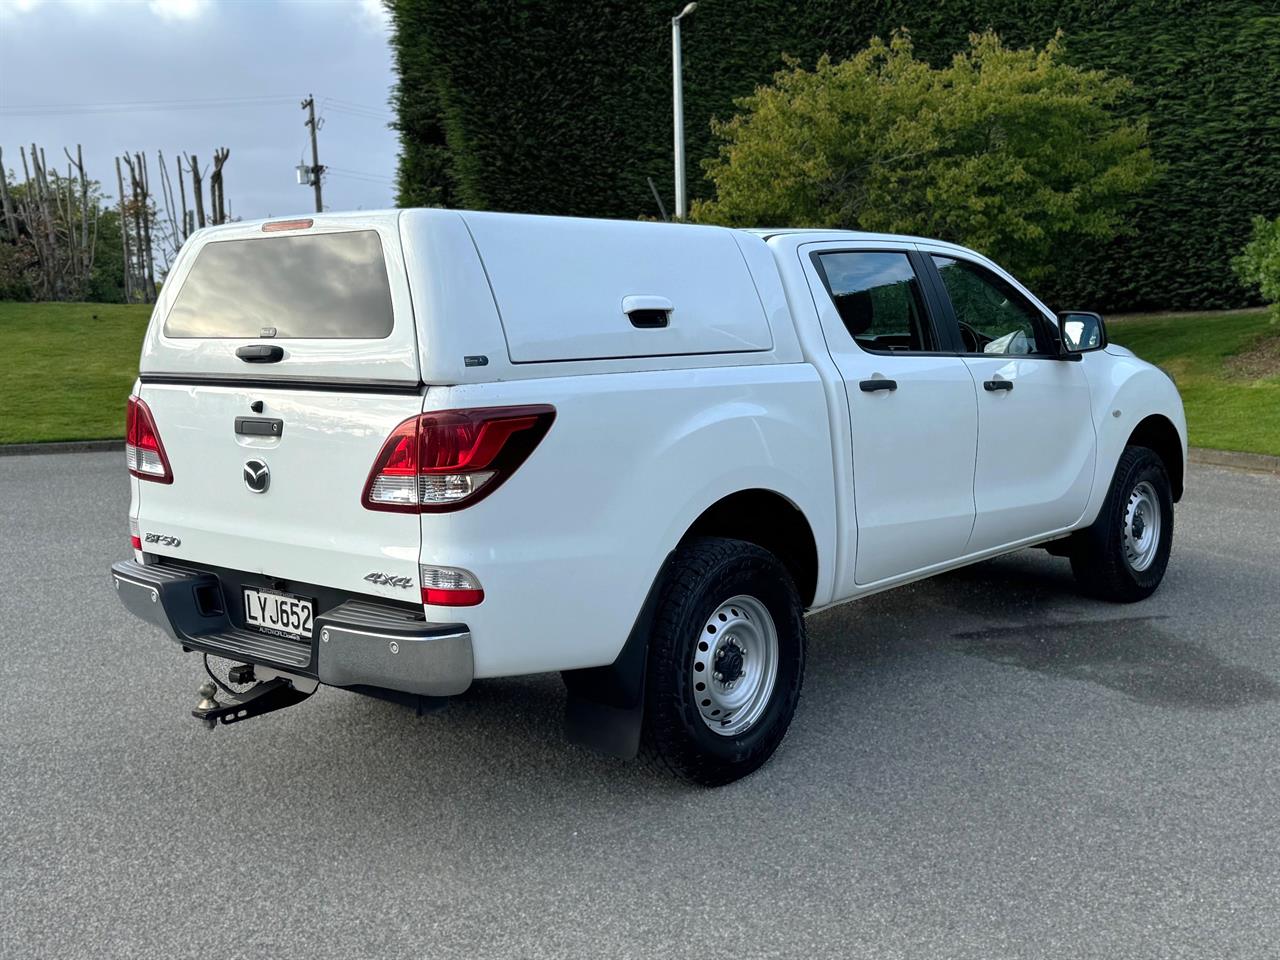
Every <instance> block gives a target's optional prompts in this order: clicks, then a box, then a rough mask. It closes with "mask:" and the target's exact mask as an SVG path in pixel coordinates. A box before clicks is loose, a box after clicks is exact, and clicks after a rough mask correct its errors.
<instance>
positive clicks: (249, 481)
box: [244, 460, 271, 493]
mask: <svg viewBox="0 0 1280 960" xmlns="http://www.w3.org/2000/svg"><path fill="white" fill-rule="evenodd" d="M244 485H245V486H246V487H248V488H249V489H250V490H251V491H253V492H254V493H266V492H267V487H269V486H271V468H270V467H268V466H267V465H266V464H265V463H263V462H262V461H261V460H246V461H245V462H244Z"/></svg>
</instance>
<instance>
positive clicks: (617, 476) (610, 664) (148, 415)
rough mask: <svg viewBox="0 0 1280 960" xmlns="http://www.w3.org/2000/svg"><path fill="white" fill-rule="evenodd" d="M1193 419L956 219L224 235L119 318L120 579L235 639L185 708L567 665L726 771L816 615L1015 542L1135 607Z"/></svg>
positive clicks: (214, 235) (188, 250) (170, 617)
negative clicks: (122, 396)
mask: <svg viewBox="0 0 1280 960" xmlns="http://www.w3.org/2000/svg"><path fill="white" fill-rule="evenodd" d="M1185 438H1186V429H1185V423H1184V419H1183V413H1182V404H1181V401H1180V399H1179V397H1178V394H1177V391H1176V390H1175V389H1174V386H1173V384H1172V383H1171V382H1170V380H1169V378H1168V377H1167V376H1165V374H1164V373H1162V372H1161V371H1160V370H1158V369H1156V368H1155V367H1153V366H1151V365H1149V364H1147V363H1144V362H1142V361H1141V360H1139V359H1137V358H1136V357H1134V356H1133V354H1131V353H1130V352H1129V351H1128V350H1125V349H1123V348H1121V347H1117V346H1115V345H1112V344H1110V343H1108V341H1107V336H1106V331H1105V329H1104V326H1103V322H1102V319H1101V318H1100V317H1099V316H1097V315H1096V314H1092V313H1066V314H1058V315H1055V314H1054V313H1052V312H1051V311H1049V310H1048V309H1046V308H1045V306H1044V305H1043V304H1042V303H1041V302H1040V301H1039V300H1037V299H1036V298H1035V297H1034V296H1033V295H1032V294H1031V293H1030V292H1029V291H1027V290H1026V289H1025V288H1024V287H1023V286H1022V285H1021V284H1019V283H1018V281H1017V280H1015V279H1014V278H1013V277H1012V276H1010V275H1009V274H1008V273H1006V272H1005V271H1004V270H1002V269H1001V268H1000V267H999V266H998V265H996V264H994V263H992V262H991V261H990V260H988V259H986V258H985V257H983V256H981V255H979V254H977V253H975V252H973V251H972V250H966V249H963V248H961V247H957V246H954V245H952V244H948V243H941V242H938V241H933V240H926V239H920V238H914V237H901V236H881V235H873V234H864V233H847V232H833V231H796V230H784V231H764V230H760V231H744V230H729V229H722V228H718V227H705V226H692V225H686V224H660V223H633V222H614V221H602V220H579V219H565V218H552V217H534V216H516V215H505V214H493V213H468V212H462V211H453V210H403V211H389V212H385V213H357V214H343V215H336V214H335V215H327V214H326V215H319V214H317V215H316V216H315V217H308V218H306V219H301V220H283V221H280V220H277V221H267V222H257V223H237V224H229V225H224V226H220V227H214V228H211V229H207V230H201V231H199V232H198V233H197V234H195V235H194V236H193V237H192V238H191V239H190V240H189V241H188V242H187V244H186V245H185V247H184V249H183V251H182V253H181V255H180V257H179V258H178V261H177V262H176V263H175V265H174V268H173V271H172V273H171V274H170V275H169V277H168V279H167V281H166V282H165V284H164V289H163V291H162V292H161V294H160V296H159V300H158V302H157V304H156V307H155V311H154V314H153V316H152V320H151V325H150V328H149V330H148V331H147V334H146V339H145V342H144V345H143V349H142V359H141V370H140V373H139V377H138V380H137V383H136V385H135V387H134V390H133V395H132V396H131V397H130V398H129V402H128V438H127V447H126V450H127V453H126V455H127V460H128V468H129V474H130V476H131V478H132V479H131V488H132V497H131V501H130V511H129V524H130V528H131V531H132V542H133V558H132V559H130V560H126V561H123V562H120V563H117V564H116V565H115V566H114V567H113V568H112V577H113V579H114V583H115V587H116V589H117V591H118V592H119V595H120V598H121V599H122V601H123V602H124V603H125V605H126V606H127V607H128V608H129V609H130V610H131V611H133V612H134V613H135V614H137V615H138V616H139V617H141V618H142V619H144V620H147V621H149V622H150V623H153V624H155V625H156V626H158V627H160V628H162V629H163V631H164V632H165V633H167V634H168V636H169V637H170V638H171V639H172V640H174V641H176V642H177V643H178V644H180V645H181V647H182V648H183V649H185V650H188V651H195V652H197V653H200V654H204V655H206V665H207V664H208V660H207V655H209V654H213V655H215V656H217V657H221V658H226V659H228V660H230V661H232V662H233V664H234V666H232V667H231V669H230V675H229V676H228V677H225V678H224V677H221V676H216V674H213V673H211V676H216V679H217V686H215V685H213V684H210V683H206V685H205V686H204V688H203V690H202V699H201V701H200V703H199V704H198V706H197V708H196V710H195V711H194V712H195V714H196V716H198V717H200V718H201V719H203V720H205V721H206V722H208V723H209V724H210V725H216V724H218V723H222V724H231V723H236V722H240V721H242V720H245V719H248V718H250V717H253V716H256V715H259V714H263V713H267V712H269V711H272V710H276V709H279V708H280V707H284V706H288V705H290V704H293V703H296V702H298V701H300V700H303V699H305V698H306V697H307V696H309V695H310V694H311V693H312V692H313V691H315V689H316V688H317V686H318V685H320V684H325V685H329V686H334V687H342V688H346V689H348V690H354V691H358V692H361V693H365V694H371V695H375V696H381V697H386V698H390V699H397V700H400V701H403V702H406V703H408V704H411V705H412V704H416V705H418V706H423V705H426V704H431V705H435V704H436V703H437V702H438V701H439V699H440V698H447V697H450V696H453V695H456V694H460V693H462V692H463V691H465V690H466V689H467V688H468V687H469V686H470V685H471V684H472V683H473V682H474V681H475V680H477V679H481V678H485V677H500V676H513V675H519V674H528V673H538V672H545V671H559V672H560V673H561V674H562V676H563V677H564V681H565V684H566V685H567V688H568V701H567V702H568V707H567V716H566V726H567V731H568V734H569V736H570V738H571V739H573V740H575V741H577V742H581V743H586V744H589V745H591V746H594V747H596V748H598V749H603V750H607V751H610V752H613V753H616V754H620V755H622V756H635V755H636V754H638V753H643V754H644V755H645V756H647V757H648V758H649V759H650V760H651V761H652V762H654V763H655V764H657V765H658V766H660V767H662V768H665V769H669V770H671V771H673V772H674V773H676V774H678V775H680V776H682V777H685V778H687V779H689V780H692V781H696V782H698V783H704V784H718V783H725V782H727V781H730V780H734V779H736V778H738V777H741V776H743V775H744V774H746V773H749V772H750V771H752V770H754V769H756V768H757V767H758V766H760V764H761V763H763V762H764V761H765V760H766V759H767V758H768V757H769V756H770V754H771V753H772V752H773V751H774V749H775V748H776V747H777V746H778V743H779V741H781V739H782V737H783V735H784V734H785V732H786V730H787V726H788V724H789V723H790V722H791V718H792V715H793V713H794V712H795V709H796V703H797V700H798V698H799V695H800V686H801V680H802V677H803V674H804V663H805V614H806V613H810V612H814V611H818V610H822V609H824V608H826V607H829V606H831V605H833V604H837V603H843V602H846V601H849V600H855V599H857V598H859V597H863V596H866V595H868V594H871V593H875V592H877V591H880V590H885V589H887V588H890V587H895V586H898V585H900V584H904V583H908V582H910V581H913V580H918V579H920V578H922V577H927V576H930V575H932V574H935V573H939V572H942V571H945V570H950V569H953V568H955V567H959V566H962V565H964V564H970V563H974V562H976V561H980V560H985V559H987V558H989V557H993V556H996V555H998V554H1003V553H1008V552H1010V551H1013V550H1018V549H1020V548H1023V547H1027V546H1032V545H1042V546H1046V547H1047V548H1048V549H1050V550H1051V551H1052V552H1054V553H1056V554H1058V555H1060V556H1064V557H1068V558H1069V559H1070V562H1071V565H1072V568H1073V570H1074V571H1075V575H1076V577H1077V578H1078V580H1079V582H1080V584H1081V585H1082V586H1083V587H1084V588H1085V589H1086V590H1087V591H1088V592H1089V593H1091V594H1094V595H1096V596H1099V597H1103V598H1107V599H1110V600H1115V601H1122V602H1127V601H1135V600H1141V599H1143V598H1144V597H1146V596H1148V595H1149V594H1150V593H1151V592H1152V591H1153V590H1155V589H1156V587H1157V586H1158V584H1159V583H1160V580H1161V577H1162V576H1163V574H1164V571H1165V566H1166V564H1167V563H1168V560H1169V549H1170V544H1171V541H1172V536H1173V505H1174V503H1175V502H1176V501H1177V500H1178V499H1179V497H1180V496H1181V495H1182V485H1183V476H1184V463H1185V459H1186V457H1185V454H1186V439H1185ZM250 684H252V685H251V686H249V685H250Z"/></svg>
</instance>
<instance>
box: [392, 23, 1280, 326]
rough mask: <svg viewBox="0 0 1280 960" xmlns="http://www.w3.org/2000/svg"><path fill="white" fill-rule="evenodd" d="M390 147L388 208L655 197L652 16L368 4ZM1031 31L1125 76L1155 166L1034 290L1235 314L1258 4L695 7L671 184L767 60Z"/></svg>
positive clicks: (1262, 95)
mask: <svg viewBox="0 0 1280 960" xmlns="http://www.w3.org/2000/svg"><path fill="white" fill-rule="evenodd" d="M388 2H389V5H390V7H391V9H392V15H393V22H394V25H395V32H394V39H393V45H394V49H395V56H396V65H397V69H398V73H399V77H400V83H399V87H398V90H397V92H396V98H397V109H398V116H399V126H400V130H401V134H402V137H403V140H404V152H403V155H402V157H401V161H400V164H401V165H400V170H399V183H400V197H399V199H400V202H401V203H402V204H404V205H420V204H443V205H447V206H457V207H471V208H480V209H500V210H518V211H527V212H536V213H561V214H575V215H590V216H610V217H636V216H640V215H649V216H653V215H656V214H657V208H656V205H655V204H654V201H653V197H652V195H651V194H650V191H649V187H648V184H647V183H646V179H645V178H646V177H647V176H651V177H653V179H654V181H655V183H657V185H658V188H659V190H660V191H661V192H662V193H663V195H664V199H665V200H666V202H667V203H668V204H670V192H671V186H670V185H671V179H672V165H671V50H670V27H669V23H670V17H671V15H672V14H673V13H675V12H676V10H677V9H678V8H679V7H680V6H682V5H683V4H682V3H681V2H680V0H675V2H661V3H659V2H654V0H632V2H609V0H541V2H535V0H523V2H522V0H466V2H463V0H388ZM988 26H990V27H993V28H994V29H996V30H997V31H998V32H999V33H1000V34H1001V35H1002V37H1003V38H1004V39H1005V41H1006V42H1007V43H1009V44H1011V45H1019V46H1024V45H1030V44H1039V45H1043V44H1044V42H1045V41H1046V40H1048V38H1049V37H1051V36H1052V35H1053V33H1054V32H1055V31H1056V30H1057V29H1059V28H1061V29H1062V30H1064V31H1065V33H1066V44H1067V51H1068V56H1069V57H1070V59H1071V60H1073V61H1074V62H1077V63H1080V64H1082V65H1087V66H1090V67H1103V68H1107V69H1110V70H1115V71H1117V72H1119V73H1123V74H1125V75H1126V76H1128V77H1129V78H1130V79H1131V80H1133V81H1134V83H1135V86H1136V94H1137V96H1136V98H1135V105H1134V108H1133V109H1135V110H1139V111H1141V112H1144V113H1145V114H1146V115H1147V116H1148V118H1149V121H1150V126H1151V137H1152V149H1153V152H1154V153H1155V155H1156V158H1157V159H1158V160H1159V161H1161V162H1162V163H1163V164H1164V174H1163V176H1162V177H1161V179H1160V180H1159V181H1158V182H1157V184H1156V185H1155V187H1154V188H1153V189H1152V190H1151V191H1150V192H1149V193H1148V194H1147V195H1146V196H1144V197H1142V198H1141V199H1140V200H1139V201H1138V202H1137V203H1136V205H1135V209H1134V212H1133V216H1132V227H1133V231H1132V233H1130V234H1129V235H1127V236H1124V237H1121V238H1118V239H1117V240H1116V241H1114V242H1113V243H1111V244H1108V245H1106V246H1105V247H1103V248H1099V249H1089V250H1063V251H1061V252H1060V257H1061V264H1060V265H1061V269H1060V270H1059V274H1058V279H1057V282H1056V283H1055V289H1053V291H1052V295H1053V297H1054V298H1055V299H1057V300H1058V301H1059V302H1060V304H1062V305H1064V306H1065V305H1070V306H1079V307H1099V308H1104V309H1154V308H1174V309H1177V308H1187V309H1189V308H1215V307H1232V306H1239V305H1241V304H1243V303H1246V302H1248V296H1249V294H1248V293H1247V292H1246V291H1245V289H1244V288H1243V287H1242V286H1241V285H1240V283H1239V281H1238V280H1237V279H1236V278H1235V277H1234V276H1233V274H1232V272H1231V266H1230V261H1231V258H1232V257H1233V256H1234V255H1235V254H1237V253H1238V252H1239V250H1240V248H1241V247H1242V246H1243V244H1244V243H1245V241H1246V240H1247V237H1248V231H1249V222H1250V217H1251V215H1253V214H1263V215H1267V216H1272V217H1274V216H1276V215H1277V214H1280V3H1278V2H1277V0H1219V2H1210V0H1137V2H1128V3H1122V2H1116V0H1058V2H1053V0H880V2H874V0H811V2H806V3H790V2H786V0H703V2H702V3H700V5H699V7H698V10H697V11H696V12H695V13H694V14H693V15H692V16H690V17H689V18H688V19H687V20H686V21H685V23H684V53H685V72H684V80H685V118H686V128H687V138H688V152H689V182H690V193H691V194H692V195H693V196H706V195H708V192H709V184H708V183H707V182H706V181H705V180H704V178H703V176H702V172H701V166H700V162H701V161H702V160H703V159H704V158H706V157H709V156H711V155H712V154H713V153H714V149H715V147H714V143H713V140H712V135H711V130H710V119H711V118H712V117H713V116H717V117H727V116H729V115H730V114H731V113H732V112H733V111H734V104H733V101H734V99H735V98H736V97H739V96H742V95H743V94H745V93H748V92H750V90H751V89H752V88H753V87H754V86H755V85H757V84H759V83H762V82H765V81H767V80H768V79H769V78H770V76H771V75H772V74H773V72H774V71H775V70H777V69H778V68H779V67H780V66H781V65H782V63H783V57H784V55H788V56H792V57H796V58H798V59H799V60H800V61H801V62H802V63H805V64H812V62H813V61H814V60H815V59H816V58H817V57H818V56H819V55H820V54H822V53H831V54H832V55H833V56H835V57H843V56H848V55H849V54H850V53H852V52H853V51H854V50H856V49H858V48H859V47H860V46H861V45H863V44H864V43H865V42H866V40H867V38H868V37H870V36H871V35H872V34H877V33H878V34H881V35H887V34H888V33H889V32H890V31H891V30H892V29H893V28H895V27H906V28H908V29H909V30H910V31H911V35H912V38H913V40H914V41H915V45H916V49H917V51H918V53H919V54H920V55H922V56H925V57H927V58H928V59H930V60H932V61H933V62H935V63H937V62H941V61H945V60H946V59H947V58H948V57H950V56H951V54H952V53H953V52H955V51H957V50H959V49H961V48H962V47H963V46H964V43H965V37H966V35H967V34H968V33H969V32H970V31H971V30H978V29H982V28H985V27H988Z"/></svg>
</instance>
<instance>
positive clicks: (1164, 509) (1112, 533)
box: [1071, 447, 1173, 603]
mask: <svg viewBox="0 0 1280 960" xmlns="http://www.w3.org/2000/svg"><path fill="white" fill-rule="evenodd" d="M1141 484H1149V485H1150V488H1151V489H1153V490H1154V491H1155V494H1156V498H1157V500H1158V503H1159V509H1160V530H1159V537H1158V539H1157V541H1156V544H1155V554H1154V556H1153V557H1152V558H1151V560H1150V563H1149V565H1148V566H1147V567H1146V568H1145V569H1140V570H1138V569H1134V567H1133V565H1132V564H1131V563H1130V561H1129V560H1128V559H1127V557H1126V553H1125V523H1126V511H1127V509H1128V506H1129V500H1130V497H1131V496H1133V495H1134V492H1135V491H1136V490H1137V489H1138V488H1139V485H1141ZM1172 547H1173V490H1172V488H1171V486H1170V483H1169V474H1168V472H1167V471H1166V470H1165V466H1164V461H1163V460H1161V459H1160V457H1159V456H1158V455H1157V454H1156V453H1155V451H1153V450H1149V449H1148V448H1146V447H1125V449H1124V453H1122V454H1121V455H1120V462H1119V463H1118V464H1117V465H1116V472H1115V476H1114V477H1113V478H1112V480H1111V489H1110V490H1109V491H1107V499H1106V502H1105V503H1103V505H1102V510H1101V512H1100V513H1099V514H1098V519H1097V520H1095V521H1094V523H1093V526H1091V527H1090V528H1089V529H1087V530H1084V531H1081V532H1080V533H1078V534H1076V536H1075V538H1074V541H1073V543H1072V549H1071V572H1072V573H1074V574H1075V577H1076V582H1077V583H1078V584H1079V585H1080V588H1081V589H1082V590H1083V591H1084V592H1085V593H1087V594H1089V595H1090V596H1094V597H1097V598H1098V599H1100V600H1110V601H1112V602H1115V603H1134V602H1136V601H1138V600H1145V599H1146V598H1147V597H1149V596H1151V594H1153V593H1155V591H1156V588H1157V587H1158V586H1160V581H1161V580H1163V579H1164V572H1165V569H1166V568H1167V567H1168V566H1169V551H1170V550H1171V549H1172Z"/></svg>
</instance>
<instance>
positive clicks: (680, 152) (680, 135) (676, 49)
mask: <svg viewBox="0 0 1280 960" xmlns="http://www.w3.org/2000/svg"><path fill="white" fill-rule="evenodd" d="M697 8H698V4H697V3H696V2H695V3H690V4H688V5H687V6H686V7H685V8H684V9H683V10H681V11H680V12H679V13H678V14H676V15H675V16H674V17H672V18H671V107H672V112H673V113H674V114H675V159H676V219H677V220H683V219H684V218H685V214H686V213H688V209H687V207H688V205H687V203H686V198H685V189H684V91H683V89H682V87H683V82H682V80H681V78H680V68H681V59H680V21H681V20H682V19H684V18H685V17H687V16H688V15H689V14H691V13H693V11H694V10H696V9H697Z"/></svg>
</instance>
